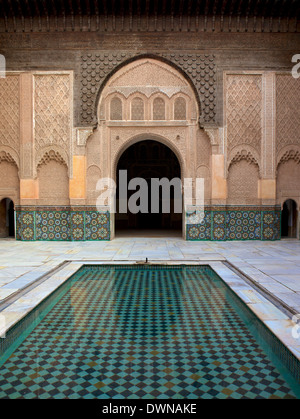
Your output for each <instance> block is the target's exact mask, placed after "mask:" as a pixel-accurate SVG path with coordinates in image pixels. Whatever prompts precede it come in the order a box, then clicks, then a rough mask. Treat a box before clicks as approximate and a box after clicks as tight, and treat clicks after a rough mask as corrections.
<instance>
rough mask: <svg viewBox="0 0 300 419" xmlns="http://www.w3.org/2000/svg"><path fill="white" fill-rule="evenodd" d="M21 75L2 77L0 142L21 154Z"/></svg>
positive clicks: (0, 81) (0, 84)
mask: <svg viewBox="0 0 300 419" xmlns="http://www.w3.org/2000/svg"><path fill="white" fill-rule="evenodd" d="M19 126H20V109H19V76H7V77H6V78H3V79H1V78H0V144H2V145H6V146H10V147H12V148H13V149H14V150H15V151H16V152H17V153H18V154H19V143H20V129H19Z"/></svg>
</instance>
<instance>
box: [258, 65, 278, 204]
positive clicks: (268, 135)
mask: <svg viewBox="0 0 300 419" xmlns="http://www.w3.org/2000/svg"><path fill="white" fill-rule="evenodd" d="M262 102H263V103H262V110H263V116H262V118H263V123H262V144H261V155H262V170H261V180H260V184H259V198H261V200H262V204H271V205H272V204H275V200H276V175H275V171H276V167H275V164H276V162H275V158H276V154H275V151H276V150H275V124H276V109H275V73H273V72H266V73H264V74H263V79H262Z"/></svg>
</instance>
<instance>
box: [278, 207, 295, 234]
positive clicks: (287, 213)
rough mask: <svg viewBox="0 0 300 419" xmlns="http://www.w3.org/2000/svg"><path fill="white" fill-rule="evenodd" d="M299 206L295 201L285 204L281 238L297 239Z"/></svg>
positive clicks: (282, 214) (282, 215) (282, 213)
mask: <svg viewBox="0 0 300 419" xmlns="http://www.w3.org/2000/svg"><path fill="white" fill-rule="evenodd" d="M297 225H298V217H297V204H296V202H295V201H294V200H293V199H288V200H287V201H285V202H284V204H283V207H282V212H281V237H284V238H296V237H297Z"/></svg>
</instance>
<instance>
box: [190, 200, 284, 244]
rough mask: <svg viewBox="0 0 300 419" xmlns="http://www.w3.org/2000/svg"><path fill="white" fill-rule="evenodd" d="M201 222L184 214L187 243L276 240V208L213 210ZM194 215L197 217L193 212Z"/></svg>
mask: <svg viewBox="0 0 300 419" xmlns="http://www.w3.org/2000/svg"><path fill="white" fill-rule="evenodd" d="M204 212H205V217H204V219H203V220H201V222H199V223H197V220H196V219H195V217H194V219H193V217H192V216H191V214H192V211H189V213H187V214H186V216H187V224H186V239H187V240H212V241H223V240H280V238H281V229H280V221H281V211H280V208H279V207H273V208H270V207H267V208H264V207H213V208H210V209H209V208H206V209H205V211H204ZM194 213H197V210H196V209H195V211H194Z"/></svg>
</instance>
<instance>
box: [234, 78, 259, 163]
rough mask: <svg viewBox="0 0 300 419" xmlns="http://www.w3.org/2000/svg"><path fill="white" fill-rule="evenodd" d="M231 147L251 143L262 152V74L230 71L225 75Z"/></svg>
mask: <svg viewBox="0 0 300 419" xmlns="http://www.w3.org/2000/svg"><path fill="white" fill-rule="evenodd" d="M226 122H227V139H228V149H229V151H230V150H232V149H233V148H234V147H235V146H237V145H241V144H245V145H251V146H252V147H254V148H255V150H256V151H257V153H258V154H259V155H260V149H261V137H262V80H261V76H260V75H249V74H246V75H244V74H243V75H241V74H231V75H227V78H226Z"/></svg>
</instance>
